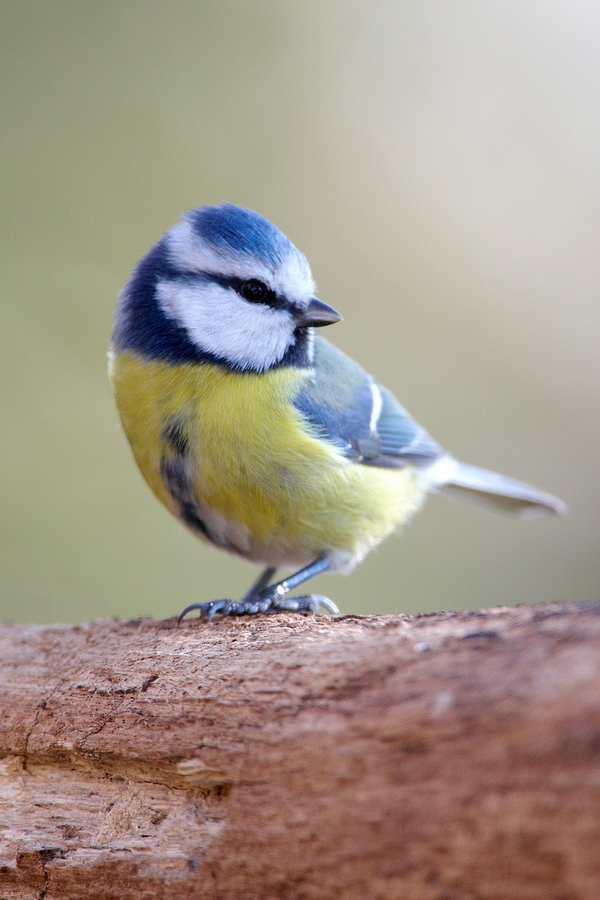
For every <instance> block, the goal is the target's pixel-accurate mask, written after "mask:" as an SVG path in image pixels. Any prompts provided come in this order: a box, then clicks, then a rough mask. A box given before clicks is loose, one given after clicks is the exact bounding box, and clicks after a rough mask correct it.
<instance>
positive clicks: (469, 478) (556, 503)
mask: <svg viewBox="0 0 600 900" xmlns="http://www.w3.org/2000/svg"><path fill="white" fill-rule="evenodd" d="M422 471H423V475H424V476H425V479H426V482H427V487H428V489H429V490H430V491H433V493H435V494H441V495H442V497H448V498H449V499H458V500H468V501H469V502H471V503H480V504H482V505H483V506H488V507H491V508H492V509H495V510H496V512H505V513H509V514H510V515H514V516H521V518H523V519H529V518H531V517H533V516H548V515H564V513H566V511H567V505H566V503H563V501H562V500H559V499H558V498H557V497H553V496H552V495H551V494H544V493H543V492H542V491H538V490H537V488H534V487H532V486H531V485H530V484H524V483H523V482H522V481H515V480H514V479H512V478H506V477H505V476H504V475H498V473H497V472H489V471H488V470H487V469H478V468H477V467H476V466H469V465H467V464H466V463H461V462H457V461H456V460H455V459H452V457H451V456H442V457H440V459H438V460H436V462H435V463H433V465H431V466H428V467H427V468H426V469H423V470H422Z"/></svg>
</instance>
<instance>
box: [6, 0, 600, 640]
mask: <svg viewBox="0 0 600 900" xmlns="http://www.w3.org/2000/svg"><path fill="white" fill-rule="evenodd" d="M0 11H1V20H2V21H1V28H0V41H1V44H2V47H1V52H0V66H1V67H2V80H1V84H2V93H3V107H4V109H3V116H2V123H3V124H2V128H1V131H0V142H1V150H0V158H1V165H2V190H3V192H4V202H3V206H2V209H3V214H2V220H1V224H0V227H1V229H2V238H1V253H2V258H3V261H2V266H1V274H0V297H1V304H2V328H1V330H0V342H1V347H0V365H1V369H2V391H1V398H0V404H1V405H0V416H1V422H2V425H1V430H0V441H1V454H2V497H3V500H2V511H1V514H0V515H1V560H0V618H1V619H2V620H3V621H14V620H16V621H34V622H55V621H63V622H73V621H81V620H85V619H89V618H100V617H105V616H113V615H115V616H118V617H120V618H128V617H132V616H137V615H140V614H147V615H152V616H156V617H165V616H168V615H171V614H173V613H177V612H179V610H180V609H181V608H182V607H183V606H185V605H187V604H188V603H192V602H194V601H197V600H208V599H213V598H216V597H222V596H232V597H236V596H239V595H240V594H241V593H242V592H243V590H245V588H246V587H247V585H248V583H249V581H250V579H251V578H253V577H254V575H255V571H254V570H253V569H251V568H250V567H248V566H247V565H246V564H244V563H242V562H240V561H237V560H233V559H231V558H229V557H228V556H226V555H223V554H220V553H218V552H216V551H210V550H208V549H207V548H206V547H205V546H203V545H201V544H200V543H199V542H197V541H195V539H194V538H193V537H192V536H191V535H190V534H188V533H187V532H186V531H185V530H184V529H183V528H182V527H181V526H180V525H179V524H178V523H177V522H176V521H175V520H174V519H172V518H171V517H170V516H169V514H168V513H167V512H166V511H165V510H164V509H163V508H162V507H161V506H160V505H159V504H158V502H157V501H156V500H155V499H154V497H153V496H152V495H151V493H150V491H149V490H148V488H147V487H146V486H145V484H144V483H143V481H142V479H141V476H140V475H139V474H138V472H137V469H136V468H135V466H134V464H133V461H132V459H131V456H130V452H129V448H128V446H127V444H126V442H125V439H124V437H123V435H122V434H121V431H120V428H119V425H118V424H117V416H116V413H115V410H114V408H113V403H112V398H111V395H110V391H109V387H108V382H107V378H106V359H105V352H106V342H107V338H108V335H109V332H110V329H111V316H112V310H113V307H114V304H115V301H116V297H117V293H118V291H119V289H120V288H121V286H122V285H123V283H124V282H125V280H126V279H127V277H128V275H129V273H130V270H131V269H132V267H133V265H134V264H135V262H136V260H137V259H138V258H139V257H140V256H141V255H143V254H144V253H145V252H146V251H147V249H148V248H149V247H150V245H151V244H152V243H153V242H154V241H155V240H156V239H157V238H158V237H159V236H160V235H161V234H162V233H163V232H164V231H165V230H166V229H167V228H168V227H169V226H170V225H171V224H172V223H173V222H174V221H175V220H176V218H177V217H178V215H179V214H180V213H181V212H182V211H184V210H185V209H188V208H190V207H192V206H198V205H201V204H204V203H213V202H217V201H220V200H225V199H226V200H229V201H232V202H234V203H238V204H241V205H245V206H249V207H252V208H254V209H256V210H258V211H260V212H261V213H262V214H264V215H265V216H267V217H268V218H270V219H272V220H273V221H274V222H275V223H276V224H277V225H278V226H279V227H281V228H282V229H283V230H284V231H285V232H286V233H287V234H288V235H289V236H290V237H291V239H292V240H293V241H294V242H295V243H296V244H297V246H298V247H299V248H300V249H301V250H302V251H303V252H304V253H306V255H307V256H308V258H309V260H310V261H311V264H312V267H313V272H314V274H315V277H316V279H317V282H318V284H319V289H320V293H319V295H320V297H321V298H322V299H324V300H326V301H328V302H330V303H332V304H333V305H334V306H336V307H337V308H338V309H339V310H340V311H341V312H342V313H343V315H344V317H345V320H344V322H342V323H341V324H339V325H336V326H334V328H332V329H331V330H329V331H328V334H327V337H328V338H330V339H331V340H333V341H334V342H335V343H337V344H338V346H340V347H341V348H342V349H344V350H345V351H346V352H348V353H350V354H351V355H353V356H355V357H357V358H358V359H359V360H360V361H361V363H362V364H363V365H364V366H365V367H366V368H367V369H368V370H370V371H371V372H372V373H373V374H374V375H375V376H376V377H377V378H379V379H380V380H382V381H383V382H384V383H385V384H386V385H387V386H388V387H390V388H391V389H392V390H393V391H394V392H395V393H396V394H397V395H398V396H399V398H400V399H401V401H402V402H403V403H404V404H405V405H406V406H407V408H408V409H409V410H411V412H413V414H414V415H415V416H416V417H417V418H418V420H419V421H421V422H422V423H423V424H424V425H425V426H426V427H427V428H428V429H429V431H430V432H431V433H432V435H433V436H434V437H435V438H436V439H437V440H438V441H439V442H440V443H442V444H443V445H444V446H446V447H447V448H449V449H450V450H451V451H452V452H453V453H454V454H455V455H457V456H458V457H460V458H462V459H464V460H466V461H469V462H472V463H475V464H479V465H484V466H487V467H489V468H496V469H498V470H500V471H502V472H504V473H505V474H509V475H513V476H514V477H517V478H520V479H523V480H528V481H531V482H533V483H534V484H536V485H537V486H539V487H540V488H543V489H545V490H548V491H551V492H553V493H556V494H557V495H559V496H561V497H563V498H564V499H565V500H567V502H568V503H569V504H570V507H571V512H570V515H569V516H568V517H567V518H565V519H562V520H535V521H533V522H520V521H515V520H511V519H508V518H503V517H501V516H494V515H492V514H490V513H488V512H486V511H484V510H480V509H478V508H477V507H473V506H468V505H463V504H459V503H448V502H446V501H444V500H441V499H438V498H435V497H433V498H431V499H430V500H429V501H428V503H427V505H426V507H425V509H424V510H423V511H422V512H421V513H420V514H419V515H418V516H417V517H416V518H415V519H414V521H413V522H412V523H411V525H410V527H407V528H406V529H404V530H403V532H402V535H401V537H400V538H396V537H392V538H390V539H388V541H387V542H386V543H385V544H384V545H383V546H382V547H381V548H380V549H379V550H377V551H375V552H374V553H373V554H371V556H370V557H369V558H368V559H367V560H366V561H365V562H364V563H363V564H362V566H360V567H359V568H358V569H357V570H356V571H355V573H354V574H353V575H352V576H351V577H350V578H347V579H346V578H343V577H336V578H332V577H328V576H323V577H322V578H320V579H319V580H318V581H317V582H315V589H316V590H319V591H321V592H323V593H326V594H328V595H329V596H330V597H331V598H332V599H334V600H335V602H336V603H337V604H338V605H339V606H340V608H341V610H342V611H343V612H361V613H372V612H395V611H407V612H418V611H428V610H434V609H456V608H479V607H487V606H493V605H496V604H505V603H506V604H514V603H520V602H540V601H545V600H578V599H583V598H594V597H598V583H599V575H600V558H599V557H600V554H599V549H600V548H599V536H600V529H599V527H598V506H599V500H600V475H599V466H598V460H599V459H600V427H599V422H600V416H599V402H598V400H599V397H598V374H597V373H598V357H599V350H600V301H599V294H600V272H599V259H600V255H599V252H598V243H599V234H600V227H599V226H600V208H599V204H598V199H599V188H600V167H599V160H600V146H599V144H600V78H599V75H600V13H599V10H598V6H597V5H596V4H593V3H589V2H584V0H569V2H566V0H565V2H558V0H556V2H555V0H537V2H535V0H518V2H516V0H515V2H490V0H466V2H461V0H452V2H450V0H440V2H429V0H420V2H414V0H412V2H411V0H404V2H403V0H368V2H367V0H360V2H354V0H297V2H284V0H280V2H277V0H264V2H260V0H246V2H244V0H213V2H202V0H195V2H191V0H190V2H185V0H170V2H169V3H166V2H156V0H119V2H116V0H103V2H102V3H85V2H72V0H58V2H53V3H48V2H47V0H34V2H31V0H20V2H19V3H14V2H2V3H1V4H0Z"/></svg>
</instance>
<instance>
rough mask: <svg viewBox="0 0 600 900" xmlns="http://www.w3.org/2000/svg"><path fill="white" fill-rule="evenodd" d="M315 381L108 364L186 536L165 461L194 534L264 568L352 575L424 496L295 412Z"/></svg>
mask: <svg viewBox="0 0 600 900" xmlns="http://www.w3.org/2000/svg"><path fill="white" fill-rule="evenodd" d="M308 377H310V373H309V372H308V371H307V370H305V369H294V368H280V369H273V370H271V371H269V372H266V373H261V374H255V373H247V374H241V373H235V372H230V371H228V370H226V369H224V368H222V367H219V366H214V365H199V364H185V365H177V366H169V365H167V364H164V363H161V362H156V361H147V360H143V359H140V358H138V357H136V356H134V355H133V354H129V353H117V354H114V355H113V357H112V359H111V381H112V385H113V390H114V394H115V399H116V403H117V408H118V410H119V414H120V417H121V422H122V424H123V428H124V430H125V433H126V435H127V438H128V440H129V443H130V444H131V448H132V450H133V454H134V457H135V460H136V462H137V464H138V466H139V468H140V470H141V472H142V474H143V476H144V478H145V479H146V481H147V482H148V484H149V485H150V487H151V488H152V490H153V491H154V493H155V494H156V496H157V497H158V498H159V500H161V501H162V503H164V504H165V506H166V507H167V508H168V509H170V510H171V512H173V513H174V514H175V515H177V516H179V518H182V519H183V520H184V521H185V523H186V524H187V525H188V526H189V525H190V520H189V516H188V518H187V521H186V517H185V515H182V509H181V506H182V504H181V497H180V496H179V497H174V496H173V491H172V490H170V489H169V487H168V486H167V483H166V481H167V482H168V481H169V479H168V478H167V479H165V460H166V461H167V463H168V461H169V460H171V461H173V460H174V459H175V462H176V463H177V465H179V466H180V468H181V469H182V472H183V469H185V479H186V482H185V483H186V485H187V486H188V487H189V495H190V496H189V501H190V503H193V504H194V509H195V512H196V514H197V516H198V519H199V520H201V521H202V522H203V524H204V525H205V526H206V531H205V533H204V534H203V533H202V531H200V529H194V530H196V531H197V532H198V533H199V536H200V537H203V536H206V532H208V533H209V536H210V538H211V540H213V541H214V542H215V543H217V545H221V546H222V547H223V548H224V549H228V550H230V551H231V552H234V553H236V554H238V555H240V556H243V557H245V558H247V559H249V560H251V561H253V562H261V563H264V564H266V565H305V564H307V563H308V562H310V561H312V560H313V559H315V558H316V557H317V556H319V555H322V554H324V553H327V554H333V556H334V557H335V559H336V560H337V565H338V566H339V567H343V566H351V565H353V564H354V563H355V562H357V561H359V560H360V559H361V558H362V557H363V556H364V555H365V553H367V552H368V551H369V550H370V549H371V548H372V547H373V546H375V545H376V544H377V543H379V541H380V540H382V539H383V538H384V537H385V536H386V535H387V534H388V533H389V532H390V531H391V530H392V529H393V528H394V527H395V525H397V524H398V523H399V522H401V521H403V520H404V519H406V518H407V517H408V516H409V515H410V514H411V513H412V512H413V511H414V510H415V509H416V508H418V506H419V505H420V502H421V500H422V496H423V491H422V488H421V486H420V485H419V482H418V479H417V478H416V476H415V471H414V469H413V467H412V466H407V467H406V468H404V469H397V470H392V469H383V468H376V467H372V466H365V465H360V464H357V463H355V462H352V461H350V460H348V459H346V458H345V457H344V456H343V455H342V454H341V453H340V452H339V451H338V450H337V449H336V448H335V447H334V446H333V445H330V444H329V443H327V442H325V441H323V440H319V439H318V437H317V436H316V435H314V434H313V433H311V431H310V429H309V428H308V427H307V425H306V423H305V422H304V421H303V420H302V418H301V416H300V414H299V413H298V412H297V411H296V410H295V408H294V407H293V405H292V402H291V401H292V400H293V398H294V396H295V395H296V393H297V392H298V390H299V389H300V387H301V385H302V383H303V381H304V379H306V378H308ZM174 435H175V439H174ZM184 457H185V462H183V461H182V460H183V458H184ZM181 477H182V478H183V477H184V475H182V476H181ZM215 538H216V540H215ZM335 565H336V563H335V562H334V565H333V566H332V567H333V568H335Z"/></svg>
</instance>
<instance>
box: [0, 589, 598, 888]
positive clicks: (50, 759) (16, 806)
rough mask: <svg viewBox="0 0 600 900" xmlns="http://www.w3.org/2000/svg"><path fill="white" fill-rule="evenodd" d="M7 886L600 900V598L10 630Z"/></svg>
mask: <svg viewBox="0 0 600 900" xmlns="http://www.w3.org/2000/svg"><path fill="white" fill-rule="evenodd" d="M0 757H1V759H0V898H2V900H4V898H6V900H34V898H35V900H42V898H43V900H83V898H85V900H109V898H110V900H112V898H115V900H117V898H118V900H142V898H143V900H154V898H161V900H188V898H189V900H192V898H193V900H205V898H206V900H230V898H231V900H329V898H332V900H333V898H335V900H340V898H343V900H355V898H356V900H513V898H514V900H598V898H599V897H600V603H581V604H569V605H567V604H564V605H563V604H551V605H547V606H539V607H519V608H516V609H504V608H501V609H493V610H488V611H483V612H469V613H461V612H458V613H437V614H434V615H424V616H417V617H409V616H400V615H398V616H376V617H365V618H358V617H353V616H345V617H339V618H332V617H307V618H304V617H300V616H294V615H291V614H290V615H279V616H273V617H268V616H257V617H256V618H248V619H231V620H227V619H224V620H222V621H215V622H213V623H212V624H210V625H207V624H205V623H203V622H198V621H192V622H186V623H184V624H182V625H181V626H176V623H175V622H174V620H168V621H165V622H155V621H152V620H149V619H142V620H139V621H133V622H126V623H120V622H116V621H101V622H94V623H91V624H86V625H81V626H75V627H64V626H55V627H35V626H6V627H3V628H2V629H0Z"/></svg>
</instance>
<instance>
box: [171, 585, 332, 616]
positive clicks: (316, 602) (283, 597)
mask: <svg viewBox="0 0 600 900" xmlns="http://www.w3.org/2000/svg"><path fill="white" fill-rule="evenodd" d="M320 606H324V607H325V609H328V610H329V612H330V613H333V614H334V615H339V609H338V608H337V606H336V605H335V603H332V601H331V600H329V599H328V598H327V597H323V596H322V595H321V594H306V595H305V596H303V597H288V596H287V592H285V591H282V590H281V588H280V586H279V585H273V586H272V587H268V588H265V589H264V590H262V591H260V592H259V593H257V594H253V595H250V596H249V597H244V599H243V600H211V601H209V602H208V603H192V604H191V605H190V606H186V608H185V609H184V610H183V612H182V613H181V615H180V616H179V622H181V620H182V619H184V618H185V616H187V614H188V613H189V612H192V611H193V610H195V609H197V610H198V615H199V617H200V618H205V619H206V620H207V621H208V622H210V621H211V619H213V618H214V616H216V615H220V616H253V615H256V613H278V612H297V613H303V614H304V615H308V614H309V613H316V612H318V610H319V607H320Z"/></svg>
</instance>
